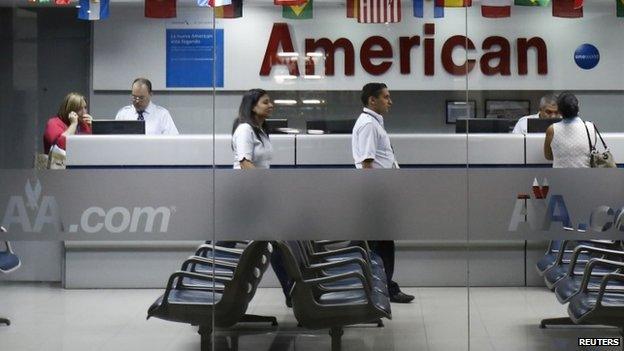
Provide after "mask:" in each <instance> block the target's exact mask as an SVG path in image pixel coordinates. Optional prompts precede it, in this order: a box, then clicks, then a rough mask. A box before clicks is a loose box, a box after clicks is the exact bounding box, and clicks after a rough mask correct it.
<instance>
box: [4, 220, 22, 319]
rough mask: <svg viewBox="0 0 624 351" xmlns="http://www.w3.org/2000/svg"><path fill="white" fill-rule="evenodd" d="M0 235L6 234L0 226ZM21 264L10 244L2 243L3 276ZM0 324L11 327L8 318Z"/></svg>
mask: <svg viewBox="0 0 624 351" xmlns="http://www.w3.org/2000/svg"><path fill="white" fill-rule="evenodd" d="M0 233H6V229H5V228H4V227H2V226H0ZM21 264H22V262H21V261H20V259H19V257H18V256H17V255H16V254H15V252H13V249H12V248H11V243H9V242H8V241H5V242H4V250H2V251H0V272H2V273H4V274H8V273H11V272H13V271H15V270H17V269H18V268H19V267H20V266H21ZM0 324H6V325H11V320H10V319H8V318H4V317H0Z"/></svg>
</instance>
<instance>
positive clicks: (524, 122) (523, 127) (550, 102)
mask: <svg viewBox="0 0 624 351" xmlns="http://www.w3.org/2000/svg"><path fill="white" fill-rule="evenodd" d="M531 118H545V119H548V118H559V109H558V108H557V97H556V96H555V95H553V94H550V95H544V96H542V98H541V99H540V106H539V112H538V113H536V114H534V115H529V116H524V117H522V118H520V119H519V120H518V122H517V123H516V126H515V127H514V129H513V131H512V133H516V134H520V133H522V134H526V133H527V126H528V120H529V119H531Z"/></svg>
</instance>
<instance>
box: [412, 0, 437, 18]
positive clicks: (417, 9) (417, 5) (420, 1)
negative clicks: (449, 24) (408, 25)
mask: <svg viewBox="0 0 624 351" xmlns="http://www.w3.org/2000/svg"><path fill="white" fill-rule="evenodd" d="M413 7H414V17H418V18H424V17H425V1H424V0H413ZM430 8H433V18H442V17H444V7H442V6H437V5H436V4H435V2H434V1H431V0H427V9H430ZM427 17H431V16H427Z"/></svg>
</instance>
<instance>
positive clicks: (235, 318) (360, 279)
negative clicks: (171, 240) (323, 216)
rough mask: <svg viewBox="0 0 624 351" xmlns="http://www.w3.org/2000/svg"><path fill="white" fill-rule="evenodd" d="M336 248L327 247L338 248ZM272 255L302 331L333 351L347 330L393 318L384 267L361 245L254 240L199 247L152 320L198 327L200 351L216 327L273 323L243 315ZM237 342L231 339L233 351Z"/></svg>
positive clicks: (170, 284)
mask: <svg viewBox="0 0 624 351" xmlns="http://www.w3.org/2000/svg"><path fill="white" fill-rule="evenodd" d="M340 244H342V247H340V248H331V247H332V245H340ZM273 250H280V252H281V254H282V257H283V264H284V268H285V270H286V272H287V274H288V276H289V278H290V280H291V282H292V288H291V290H290V297H291V301H292V307H293V312H294V315H295V318H296V319H297V321H298V323H299V326H301V327H304V328H307V329H313V330H318V329H329V334H330V336H331V345H332V346H331V348H332V351H339V350H340V349H341V337H342V334H343V328H344V327H345V326H347V325H355V324H364V323H376V324H377V325H379V326H383V323H382V322H381V318H388V319H391V309H390V300H389V297H388V289H387V286H386V283H385V282H386V277H385V272H384V270H383V262H381V259H380V258H379V257H378V256H376V255H374V254H373V253H372V252H371V251H370V250H369V248H368V246H367V245H366V242H355V243H346V242H339V241H328V240H326V241H317V242H312V241H272V242H268V241H251V242H249V243H245V246H244V248H243V249H236V248H226V247H220V246H213V245H210V244H206V245H202V246H200V247H199V248H198V250H197V252H196V253H195V255H194V256H192V257H190V258H189V259H187V260H186V261H185V262H184V264H183V265H182V268H181V270H180V271H178V272H175V273H173V274H172V275H171V277H170V278H169V281H168V283H167V287H166V289H165V293H164V294H163V295H162V296H161V297H159V298H158V299H157V300H156V302H154V304H152V306H151V307H150V308H149V310H148V318H149V317H157V318H161V319H165V320H170V321H176V322H182V323H189V324H192V325H197V326H199V333H200V335H201V349H202V350H210V347H211V343H212V340H211V335H212V332H213V328H212V325H213V319H214V326H215V327H217V328H230V327H232V326H233V325H234V324H236V323H239V322H262V321H270V322H271V323H272V324H273V325H277V321H276V320H275V317H263V316H250V315H247V314H245V312H246V310H247V306H248V304H249V302H250V301H251V299H252V298H253V295H254V293H255V291H256V288H257V286H258V283H259V282H260V279H261V277H262V274H263V273H264V271H266V269H267V266H268V264H269V262H270V254H271V252H272V251H273ZM236 338H237V336H236V335H235V336H233V337H232V340H231V345H232V347H231V348H232V349H237V345H238V340H237V339H236Z"/></svg>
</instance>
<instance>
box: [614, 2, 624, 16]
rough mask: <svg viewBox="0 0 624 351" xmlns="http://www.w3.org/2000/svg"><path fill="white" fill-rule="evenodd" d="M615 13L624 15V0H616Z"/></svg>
mask: <svg viewBox="0 0 624 351" xmlns="http://www.w3.org/2000/svg"><path fill="white" fill-rule="evenodd" d="M615 14H616V16H618V17H624V0H615Z"/></svg>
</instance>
